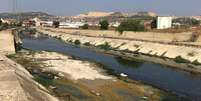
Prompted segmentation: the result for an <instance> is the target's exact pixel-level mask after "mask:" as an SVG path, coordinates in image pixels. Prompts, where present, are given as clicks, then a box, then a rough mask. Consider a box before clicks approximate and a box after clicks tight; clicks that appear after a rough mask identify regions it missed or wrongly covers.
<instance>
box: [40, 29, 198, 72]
mask: <svg viewBox="0 0 201 101" xmlns="http://www.w3.org/2000/svg"><path fill="white" fill-rule="evenodd" d="M37 31H38V32H40V33H43V34H46V35H49V36H50V37H55V38H58V39H61V40H63V41H65V42H72V43H75V44H82V45H85V46H93V47H99V48H103V49H104V48H105V49H109V50H115V51H117V52H122V53H129V57H132V56H135V54H136V53H137V54H144V55H148V56H154V57H160V58H163V59H170V60H174V61H175V62H177V63H181V64H182V65H180V66H179V65H177V66H175V67H179V68H180V69H183V70H187V71H191V72H198V73H201V66H200V63H201V49H200V48H197V47H188V46H177V45H167V44H160V43H151V42H143V41H130V40H121V39H112V38H97V37H87V36H80V35H72V34H68V33H64V32H60V33H58V32H53V31H48V30H44V29H37ZM183 63H185V66H183Z"/></svg>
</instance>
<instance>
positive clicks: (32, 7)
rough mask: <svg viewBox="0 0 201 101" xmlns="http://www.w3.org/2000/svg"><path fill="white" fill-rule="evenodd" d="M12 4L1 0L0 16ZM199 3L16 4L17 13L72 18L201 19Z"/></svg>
mask: <svg viewBox="0 0 201 101" xmlns="http://www.w3.org/2000/svg"><path fill="white" fill-rule="evenodd" d="M12 1H13V0H1V3H0V12H11V11H12V5H13V4H12ZM200 4H201V0H18V10H19V11H21V12H26V11H43V12H47V13H50V14H53V15H61V16H72V15H78V14H80V13H85V12H89V11H105V12H117V11H121V12H138V11H151V12H156V13H158V14H159V15H175V16H192V15H201V6H200Z"/></svg>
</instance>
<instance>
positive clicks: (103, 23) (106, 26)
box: [99, 20, 109, 30]
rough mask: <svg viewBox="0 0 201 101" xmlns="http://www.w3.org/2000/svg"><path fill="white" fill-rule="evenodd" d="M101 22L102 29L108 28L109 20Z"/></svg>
mask: <svg viewBox="0 0 201 101" xmlns="http://www.w3.org/2000/svg"><path fill="white" fill-rule="evenodd" d="M99 24H100V29H101V30H108V26H109V22H108V21H107V20H102V21H100V22H99Z"/></svg>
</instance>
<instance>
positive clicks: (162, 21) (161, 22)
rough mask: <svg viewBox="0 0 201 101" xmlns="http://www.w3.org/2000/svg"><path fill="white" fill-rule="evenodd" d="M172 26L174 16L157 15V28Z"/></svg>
mask: <svg viewBox="0 0 201 101" xmlns="http://www.w3.org/2000/svg"><path fill="white" fill-rule="evenodd" d="M171 27H172V17H157V29H168V28H171Z"/></svg>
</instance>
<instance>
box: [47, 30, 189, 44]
mask: <svg viewBox="0 0 201 101" xmlns="http://www.w3.org/2000/svg"><path fill="white" fill-rule="evenodd" d="M44 29H46V30H49V31H54V32H65V33H77V34H79V33H80V34H82V35H89V36H105V37H113V38H124V39H126V38H128V39H139V40H148V41H161V42H172V41H187V40H189V39H190V37H191V35H192V32H183V33H154V32H131V31H125V32H124V33H123V34H120V33H119V32H117V31H101V30H78V29H56V28H44Z"/></svg>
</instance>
